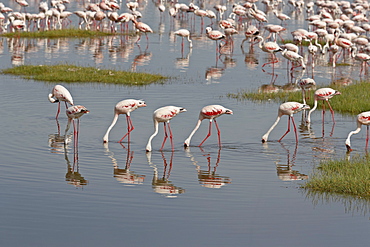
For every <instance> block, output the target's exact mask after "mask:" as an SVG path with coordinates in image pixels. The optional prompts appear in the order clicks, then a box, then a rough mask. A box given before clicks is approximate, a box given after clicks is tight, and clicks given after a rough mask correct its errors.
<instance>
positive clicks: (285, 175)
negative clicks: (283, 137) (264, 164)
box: [263, 142, 308, 181]
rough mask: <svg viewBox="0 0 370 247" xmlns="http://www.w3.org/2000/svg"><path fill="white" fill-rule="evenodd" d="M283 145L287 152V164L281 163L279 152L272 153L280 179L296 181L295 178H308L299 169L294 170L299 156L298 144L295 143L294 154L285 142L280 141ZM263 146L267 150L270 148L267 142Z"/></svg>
mask: <svg viewBox="0 0 370 247" xmlns="http://www.w3.org/2000/svg"><path fill="white" fill-rule="evenodd" d="M280 145H281V147H282V148H283V149H284V152H286V154H287V161H286V164H285V163H284V164H281V163H280V159H279V158H276V157H277V156H276V155H277V154H276V153H272V156H273V157H274V158H273V159H274V160H275V164H276V172H277V176H278V178H279V179H281V180H283V181H294V180H305V179H308V175H305V174H302V173H300V172H299V171H297V170H294V169H293V167H294V166H295V162H296V157H297V150H298V144H297V143H296V144H295V145H294V150H293V154H291V150H289V149H288V148H286V147H285V145H284V144H283V143H281V142H280ZM263 147H264V148H265V149H266V150H269V148H268V144H267V142H265V143H264V144H263Z"/></svg>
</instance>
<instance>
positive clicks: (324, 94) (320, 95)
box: [307, 88, 341, 123]
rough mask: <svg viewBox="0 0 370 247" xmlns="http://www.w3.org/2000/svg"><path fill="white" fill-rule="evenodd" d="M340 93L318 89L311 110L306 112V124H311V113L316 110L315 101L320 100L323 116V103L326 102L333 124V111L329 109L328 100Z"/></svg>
mask: <svg viewBox="0 0 370 247" xmlns="http://www.w3.org/2000/svg"><path fill="white" fill-rule="evenodd" d="M340 94H341V93H340V92H339V91H337V90H334V89H332V88H320V89H317V90H316V91H315V94H314V97H315V103H314V106H313V108H312V109H311V110H310V111H309V112H308V116H307V123H310V122H311V113H312V112H313V111H314V110H316V108H317V101H318V100H322V101H323V114H324V113H325V108H324V103H325V102H324V101H326V102H327V103H328V105H329V108H330V112H331V116H332V119H333V122H334V123H335V120H334V111H333V108H331V105H330V103H329V99H331V98H333V97H334V96H335V95H340Z"/></svg>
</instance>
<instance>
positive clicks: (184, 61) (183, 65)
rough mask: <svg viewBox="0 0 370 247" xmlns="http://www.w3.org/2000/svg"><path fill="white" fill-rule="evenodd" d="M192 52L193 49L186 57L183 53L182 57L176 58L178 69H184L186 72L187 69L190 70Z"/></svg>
mask: <svg viewBox="0 0 370 247" xmlns="http://www.w3.org/2000/svg"><path fill="white" fill-rule="evenodd" d="M191 52H192V49H190V50H189V51H188V53H187V54H186V56H184V52H181V57H179V58H176V60H175V67H176V69H183V70H184V71H186V69H188V68H189V62H190V55H191Z"/></svg>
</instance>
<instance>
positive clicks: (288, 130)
mask: <svg viewBox="0 0 370 247" xmlns="http://www.w3.org/2000/svg"><path fill="white" fill-rule="evenodd" d="M290 118H291V116H289V118H288V129H287V131H286V132H285V134H284V135H283V136H282V137H281V138H280V139H279V140H278V142H280V141H281V140H282V139H283V138H284V137H285V136H286V135H287V134H288V133H289V132H290Z"/></svg>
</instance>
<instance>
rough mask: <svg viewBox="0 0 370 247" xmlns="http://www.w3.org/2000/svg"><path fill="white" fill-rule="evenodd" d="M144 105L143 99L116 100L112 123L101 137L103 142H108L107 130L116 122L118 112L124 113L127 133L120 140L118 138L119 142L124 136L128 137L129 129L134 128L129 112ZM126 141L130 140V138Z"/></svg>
mask: <svg viewBox="0 0 370 247" xmlns="http://www.w3.org/2000/svg"><path fill="white" fill-rule="evenodd" d="M144 106H146V104H145V102H144V101H143V100H136V99H126V100H122V101H120V102H118V103H117V104H116V106H115V107H114V118H113V121H112V124H111V125H110V126H109V128H108V130H107V132H106V133H105V135H104V137H103V142H108V137H109V132H110V131H111V130H112V128H113V127H114V125H115V124H116V122H117V120H118V117H119V115H120V114H125V115H126V121H127V133H126V134H125V135H124V136H123V137H122V138H121V140H119V142H122V141H123V139H125V137H126V136H128V138H130V133H131V131H133V130H134V129H135V128H134V125H133V124H132V121H131V112H133V111H135V110H136V109H137V108H139V107H144ZM128 142H130V139H129V141H128Z"/></svg>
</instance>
